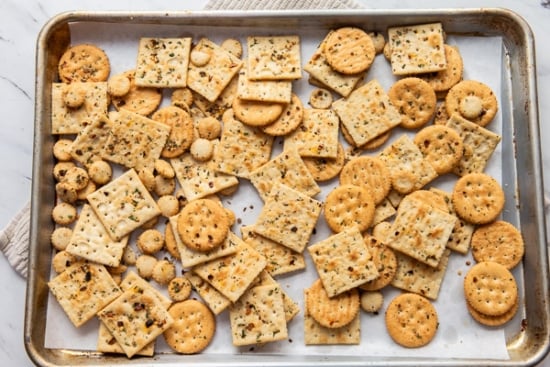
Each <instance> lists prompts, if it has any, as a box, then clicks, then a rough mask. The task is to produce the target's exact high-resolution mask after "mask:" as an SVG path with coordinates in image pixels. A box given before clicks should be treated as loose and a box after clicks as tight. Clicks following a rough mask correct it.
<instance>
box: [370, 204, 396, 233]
mask: <svg viewBox="0 0 550 367" xmlns="http://www.w3.org/2000/svg"><path fill="white" fill-rule="evenodd" d="M396 212H397V211H396V210H395V208H394V207H393V205H392V203H391V202H390V200H389V199H388V198H384V200H382V202H381V203H380V204H378V205H377V206H376V207H375V208H374V218H373V219H372V224H371V227H374V226H375V225H377V224H379V223H381V222H383V221H385V220H387V219H388V218H391V217H393V216H394V215H395V213H396Z"/></svg>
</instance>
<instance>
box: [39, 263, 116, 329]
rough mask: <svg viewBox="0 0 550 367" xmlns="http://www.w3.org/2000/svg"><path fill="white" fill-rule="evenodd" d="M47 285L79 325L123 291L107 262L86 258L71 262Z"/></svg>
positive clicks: (72, 319)
mask: <svg viewBox="0 0 550 367" xmlns="http://www.w3.org/2000/svg"><path fill="white" fill-rule="evenodd" d="M48 287H49V289H50V291H51V292H52V294H53V295H54V297H55V298H56V299H57V301H58V302H59V304H60V305H61V307H62V308H63V311H65V313H66V314H67V316H68V317H69V319H70V320H71V322H72V323H73V325H74V326H76V327H79V326H82V325H83V324H85V323H86V322H87V321H88V320H90V319H91V318H92V317H94V316H95V314H96V313H98V312H99V311H100V310H101V309H103V308H104V307H105V306H107V305H108V304H109V303H110V302H111V301H113V300H114V299H115V298H117V297H118V296H119V295H120V294H122V291H121V290H120V288H119V287H118V285H116V283H115V281H114V280H113V278H112V277H111V275H110V274H109V272H108V271H107V269H106V268H105V266H103V265H100V264H87V263H83V262H78V263H75V264H73V265H71V266H69V267H68V268H67V269H66V270H65V271H63V272H62V273H61V274H59V275H58V276H56V277H55V278H53V279H52V280H50V281H49V282H48Z"/></svg>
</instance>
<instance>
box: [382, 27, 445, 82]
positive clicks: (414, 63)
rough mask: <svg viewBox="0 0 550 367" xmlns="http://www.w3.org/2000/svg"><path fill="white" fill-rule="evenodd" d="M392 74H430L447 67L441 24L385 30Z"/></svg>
mask: <svg viewBox="0 0 550 367" xmlns="http://www.w3.org/2000/svg"><path fill="white" fill-rule="evenodd" d="M388 43H389V47H390V50H391V68H392V72H393V74H394V75H411V74H423V73H432V72H437V71H441V70H445V69H446V68H447V59H446V57H445V47H444V43H445V40H444V34H443V26H442V25H441V23H429V24H418V25H407V26H400V27H390V28H388Z"/></svg>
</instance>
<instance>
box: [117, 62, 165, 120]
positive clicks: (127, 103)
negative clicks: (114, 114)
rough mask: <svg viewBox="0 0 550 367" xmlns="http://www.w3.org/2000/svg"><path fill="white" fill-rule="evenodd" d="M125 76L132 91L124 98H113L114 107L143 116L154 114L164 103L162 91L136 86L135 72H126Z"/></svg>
mask: <svg viewBox="0 0 550 367" xmlns="http://www.w3.org/2000/svg"><path fill="white" fill-rule="evenodd" d="M123 75H124V76H125V77H126V78H127V79H128V80H129V81H130V90H129V92H128V93H126V94H124V95H123V96H120V97H114V96H113V98H112V103H113V106H115V108H116V109H117V110H118V111H120V110H128V111H131V112H135V113H137V114H139V115H143V116H149V115H150V114H152V113H153V112H154V111H155V110H156V109H157V108H158V106H159V105H160V103H161V101H162V92H161V90H160V89H158V88H152V87H139V86H138V85H136V80H135V78H136V73H135V70H128V71H125V72H124V73H123Z"/></svg>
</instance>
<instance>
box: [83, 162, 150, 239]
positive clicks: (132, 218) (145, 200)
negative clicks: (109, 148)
mask: <svg viewBox="0 0 550 367" xmlns="http://www.w3.org/2000/svg"><path fill="white" fill-rule="evenodd" d="M88 202H89V203H90V206H91V207H92V208H93V209H94V212H95V213H96V215H97V216H98V217H99V220H101V223H103V225H104V226H105V229H106V230H107V232H108V233H109V236H111V238H112V239H113V240H115V241H119V240H120V239H121V238H122V237H124V236H126V235H127V234H129V233H130V232H132V231H133V230H134V229H136V228H138V227H140V226H141V225H142V224H144V223H146V222H148V221H149V220H151V219H153V218H154V217H156V216H158V215H159V214H160V209H159V207H158V206H157V203H156V202H155V199H153V197H151V195H150V194H149V192H148V191H147V189H146V188H145V186H143V184H142V183H141V180H140V179H139V177H138V175H137V173H136V171H135V170H133V169H130V170H128V171H126V172H125V173H123V174H122V175H120V176H119V177H118V178H116V179H115V180H113V181H111V182H110V183H108V184H107V185H105V186H103V187H101V188H100V189H98V190H96V191H95V192H93V193H91V194H89V195H88Z"/></svg>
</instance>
